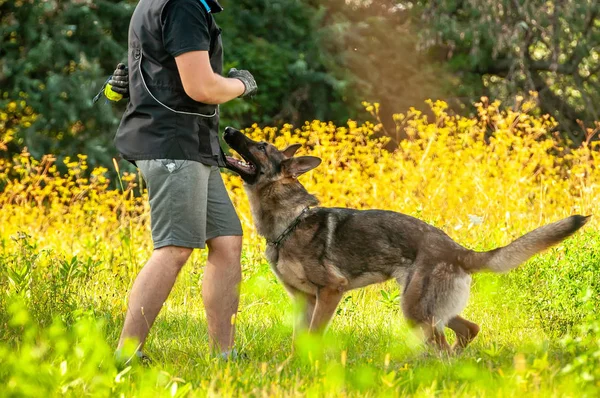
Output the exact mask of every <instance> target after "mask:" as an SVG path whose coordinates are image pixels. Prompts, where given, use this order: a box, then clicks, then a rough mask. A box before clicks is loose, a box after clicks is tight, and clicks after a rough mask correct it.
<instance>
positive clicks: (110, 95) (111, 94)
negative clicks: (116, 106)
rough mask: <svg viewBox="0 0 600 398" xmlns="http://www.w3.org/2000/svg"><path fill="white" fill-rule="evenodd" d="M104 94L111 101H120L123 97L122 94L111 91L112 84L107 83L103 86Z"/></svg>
mask: <svg viewBox="0 0 600 398" xmlns="http://www.w3.org/2000/svg"><path fill="white" fill-rule="evenodd" d="M104 96H105V97H106V98H108V99H109V100H111V101H120V100H121V99H122V98H123V95H122V94H119V93H115V92H114V91H112V86H111V85H110V84H108V83H107V84H106V86H104Z"/></svg>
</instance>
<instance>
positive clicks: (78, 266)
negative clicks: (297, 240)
mask: <svg viewBox="0 0 600 398" xmlns="http://www.w3.org/2000/svg"><path fill="white" fill-rule="evenodd" d="M5 239H6V238H5ZM36 239H38V240H39V237H38V238H26V237H22V239H21V246H20V249H19V250H18V251H15V250H11V249H8V247H9V246H10V245H8V244H7V243H6V240H5V241H4V244H2V245H0V256H1V257H0V260H1V261H2V264H3V267H2V274H1V275H2V278H1V279H0V288H1V291H0V305H1V307H0V396H35V397H41V396H61V395H67V396H83V395H91V396H120V395H121V394H123V396H140V397H145V396H240V395H243V396H298V395H301V396H319V397H320V396H339V395H342V396H452V397H454V396H494V397H497V396H518V395H523V396H528V397H529V396H543V397H546V396H550V397H554V396H555V397H565V396H573V397H580V396H590V397H591V396H598V394H600V370H599V368H600V347H599V344H600V315H599V310H600V306H599V304H600V298H599V297H598V296H599V294H600V232H598V231H590V230H586V231H585V232H583V233H580V234H578V235H576V236H575V237H574V238H571V239H569V240H568V241H567V242H565V243H564V244H563V245H561V246H558V247H557V248H554V249H552V250H550V251H548V252H546V253H544V254H542V255H539V256H537V257H535V258H534V259H532V260H531V261H529V262H528V263H526V264H525V265H524V266H523V267H521V268H520V269H518V270H515V271H513V272H512V273H509V274H507V275H494V274H478V275H476V276H475V277H474V283H473V288H472V294H471V299H470V302H469V305H468V307H467V309H466V310H465V312H464V316H465V317H467V318H468V319H470V320H472V321H474V322H477V323H478V324H479V325H480V326H481V327H482V331H481V333H480V335H479V336H478V337H477V339H476V340H475V341H474V342H473V344H472V345H471V346H470V347H469V348H468V349H467V350H466V351H465V352H464V353H463V354H462V355H460V356H457V357H452V358H448V357H439V356H437V355H436V354H434V353H433V352H431V351H429V350H427V349H426V348H425V347H424V346H423V345H422V344H421V342H420V340H419V337H418V336H417V335H416V334H415V333H414V332H413V331H411V330H410V329H409V328H408V326H407V324H406V322H405V321H404V320H403V318H402V314H401V311H400V307H399V304H398V296H399V294H398V293H399V291H398V287H397V286H396V285H395V283H391V282H390V283H386V284H382V285H376V286H371V287H368V288H365V289H361V290H356V291H352V292H350V293H348V294H347V295H346V296H345V298H344V299H343V301H342V303H341V305H340V307H339V309H338V314H337V315H336V317H335V318H334V320H333V322H332V324H331V326H330V328H329V331H328V333H327V334H326V335H325V336H324V337H323V338H316V337H314V336H309V335H300V336H299V337H298V340H297V342H296V344H295V345H294V344H293V342H292V340H291V337H292V319H293V313H294V307H293V305H292V303H291V301H290V299H289V298H288V296H287V294H286V293H285V292H284V290H283V288H282V287H281V286H280V285H279V283H278V282H277V280H276V279H275V277H274V276H273V274H272V273H271V271H270V269H269V267H268V265H267V264H266V263H265V261H264V260H263V259H262V257H260V256H258V257H257V256H256V255H253V254H252V255H250V254H249V253H251V252H252V251H250V250H248V249H247V250H246V254H247V255H248V258H247V259H246V261H245V264H244V281H243V284H242V287H241V303H240V312H239V316H238V319H237V334H236V337H237V338H236V342H237V347H238V349H239V350H240V351H242V352H243V353H245V354H246V356H247V358H245V359H241V360H238V361H234V362H222V361H220V360H217V359H215V358H212V357H211V356H210V355H209V354H208V353H209V349H208V337H207V329H206V322H205V317H204V309H203V305H202V300H201V294H200V290H201V289H200V288H201V280H202V264H203V262H204V260H205V253H203V252H201V251H196V252H195V253H194V255H193V258H192V261H191V262H190V264H188V265H186V267H185V269H184V271H183V272H182V274H181V275H180V277H179V279H178V282H177V284H176V286H175V289H174V291H173V293H172V295H171V297H170V298H169V299H168V301H167V303H166V304H165V307H164V308H163V311H162V312H161V314H160V315H159V317H158V319H157V321H156V323H155V325H154V327H153V329H152V331H151V334H150V337H149V340H148V342H147V346H146V351H147V353H148V354H149V355H150V356H151V357H152V358H153V359H154V363H153V364H152V365H151V366H149V367H143V366H139V365H138V366H133V367H131V368H129V367H128V368H125V369H123V370H120V369H117V367H116V366H115V363H114V361H113V359H112V355H113V348H114V345H115V343H116V340H117V338H118V334H119V332H120V328H121V323H122V318H123V312H122V309H123V306H124V305H125V304H126V295H127V292H128V289H129V286H130V284H131V283H132V281H133V278H134V277H135V275H136V273H137V269H136V267H128V266H125V265H123V266H121V267H119V266H118V265H115V264H114V262H112V261H111V259H110V258H108V257H102V258H100V259H99V260H96V263H90V260H85V259H81V258H77V257H76V258H67V259H64V258H62V257H61V256H60V255H58V254H56V253H52V252H46V251H44V250H42V249H40V245H39V244H38V242H37V240H36ZM28 266H29V270H27V267H28ZM382 290H383V291H384V293H382ZM449 335H450V333H449ZM450 337H451V339H452V337H453V336H450Z"/></svg>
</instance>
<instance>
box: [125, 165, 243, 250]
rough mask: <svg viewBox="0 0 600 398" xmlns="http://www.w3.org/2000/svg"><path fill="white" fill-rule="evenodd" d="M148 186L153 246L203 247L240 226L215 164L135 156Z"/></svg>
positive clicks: (237, 232)
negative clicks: (142, 158)
mask: <svg viewBox="0 0 600 398" xmlns="http://www.w3.org/2000/svg"><path fill="white" fill-rule="evenodd" d="M135 163H136V164H137V166H138V168H139V170H140V172H141V173H142V177H143V178H144V181H145V182H146V186H147V188H148V197H149V199H150V221H151V224H152V241H153V242H154V248H155V249H158V248H160V247H163V246H182V247H190V248H204V247H205V242H206V241H207V240H209V239H212V238H215V237H217V236H241V235H242V226H241V223H240V219H239V218H238V216H237V213H236V212H235V209H234V207H233V204H232V203H231V200H230V199H229V195H228V194H227V190H226V189H225V184H224V183H223V179H222V178H221V173H220V171H219V168H218V167H216V166H206V165H204V164H202V163H199V162H196V161H193V160H170V159H155V160H136V162H135Z"/></svg>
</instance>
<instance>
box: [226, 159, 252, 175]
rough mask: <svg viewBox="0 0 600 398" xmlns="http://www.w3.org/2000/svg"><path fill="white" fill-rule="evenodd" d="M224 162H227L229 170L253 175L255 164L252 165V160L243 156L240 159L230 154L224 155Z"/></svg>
mask: <svg viewBox="0 0 600 398" xmlns="http://www.w3.org/2000/svg"><path fill="white" fill-rule="evenodd" d="M240 156H241V155H240ZM242 158H243V156H242ZM225 163H226V164H227V167H228V168H229V169H230V170H233V171H235V172H237V173H238V174H239V172H240V171H242V172H243V173H246V174H249V175H254V174H255V173H256V166H254V165H253V164H252V162H250V161H249V160H247V159H245V158H244V159H243V160H240V159H236V158H234V157H232V156H225Z"/></svg>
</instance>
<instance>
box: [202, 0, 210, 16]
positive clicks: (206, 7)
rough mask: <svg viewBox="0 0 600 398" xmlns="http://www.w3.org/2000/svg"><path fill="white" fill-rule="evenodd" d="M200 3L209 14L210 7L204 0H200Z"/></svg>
mask: <svg viewBox="0 0 600 398" xmlns="http://www.w3.org/2000/svg"><path fill="white" fill-rule="evenodd" d="M200 3H202V5H203V6H204V9H205V10H206V12H207V13H209V14H210V7H209V6H208V4H207V3H206V0H200Z"/></svg>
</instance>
